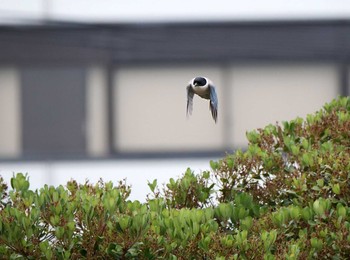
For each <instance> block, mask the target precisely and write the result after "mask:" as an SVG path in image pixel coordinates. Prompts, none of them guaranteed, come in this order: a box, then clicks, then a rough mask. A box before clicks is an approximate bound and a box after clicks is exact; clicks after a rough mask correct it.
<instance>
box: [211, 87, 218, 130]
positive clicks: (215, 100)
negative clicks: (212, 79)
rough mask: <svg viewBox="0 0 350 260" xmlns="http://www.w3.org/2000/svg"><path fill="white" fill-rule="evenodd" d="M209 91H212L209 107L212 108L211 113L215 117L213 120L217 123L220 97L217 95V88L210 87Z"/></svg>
mask: <svg viewBox="0 0 350 260" xmlns="http://www.w3.org/2000/svg"><path fill="white" fill-rule="evenodd" d="M209 90H210V103H209V107H210V111H211V115H212V116H213V119H214V121H215V123H216V122H217V120H218V103H219V102H218V97H217V95H216V90H215V87H214V86H212V85H210V86H209Z"/></svg>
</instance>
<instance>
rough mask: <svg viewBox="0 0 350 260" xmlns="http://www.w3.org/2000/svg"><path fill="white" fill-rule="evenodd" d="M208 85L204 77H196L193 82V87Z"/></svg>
mask: <svg viewBox="0 0 350 260" xmlns="http://www.w3.org/2000/svg"><path fill="white" fill-rule="evenodd" d="M206 84H207V80H206V79H205V78H203V77H196V78H195V79H194V80H193V85H194V86H200V87H202V86H205V85H206Z"/></svg>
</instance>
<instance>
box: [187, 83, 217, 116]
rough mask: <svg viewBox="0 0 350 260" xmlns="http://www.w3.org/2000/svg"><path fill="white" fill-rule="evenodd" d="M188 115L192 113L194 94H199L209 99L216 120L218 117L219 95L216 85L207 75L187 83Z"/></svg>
mask: <svg viewBox="0 0 350 260" xmlns="http://www.w3.org/2000/svg"><path fill="white" fill-rule="evenodd" d="M186 89H187V116H188V115H191V114H192V110H193V96H194V94H197V95H198V96H200V97H201V98H204V99H209V109H210V111H211V115H212V117H213V119H214V121H215V123H216V122H217V119H218V97H217V95H216V91H215V87H214V85H213V83H212V82H211V81H210V79H208V78H205V77H195V78H194V79H192V80H191V81H190V82H189V83H188V85H187V88H186Z"/></svg>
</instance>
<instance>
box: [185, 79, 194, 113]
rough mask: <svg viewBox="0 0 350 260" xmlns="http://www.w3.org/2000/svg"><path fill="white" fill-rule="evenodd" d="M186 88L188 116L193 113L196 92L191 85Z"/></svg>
mask: <svg viewBox="0 0 350 260" xmlns="http://www.w3.org/2000/svg"><path fill="white" fill-rule="evenodd" d="M186 89H187V109H186V113H187V116H188V115H191V114H192V109H193V96H194V92H193V89H192V87H191V85H188V86H187V88H186Z"/></svg>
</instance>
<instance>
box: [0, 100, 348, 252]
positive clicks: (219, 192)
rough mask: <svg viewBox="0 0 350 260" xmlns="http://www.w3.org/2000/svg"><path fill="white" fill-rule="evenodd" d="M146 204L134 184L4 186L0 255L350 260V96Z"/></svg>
mask: <svg viewBox="0 0 350 260" xmlns="http://www.w3.org/2000/svg"><path fill="white" fill-rule="evenodd" d="M247 138H248V141H249V145H248V148H247V150H246V151H240V150H239V151H236V152H235V153H234V154H229V155H227V156H226V157H225V158H223V159H222V160H219V161H211V162H210V167H211V171H204V172H202V173H198V174H195V173H194V172H193V171H191V169H187V170H186V172H185V173H184V175H183V176H181V177H180V178H179V179H177V180H174V179H170V180H169V183H167V184H165V185H164V186H163V187H162V188H159V187H158V186H157V181H156V180H154V181H153V182H150V183H149V184H148V185H149V187H150V190H151V194H150V195H149V196H148V197H147V202H146V203H140V202H138V201H130V200H128V196H129V194H130V187H129V186H128V185H127V184H126V183H125V181H121V182H119V183H118V184H117V185H116V186H115V185H114V184H113V183H111V182H108V183H104V182H103V181H102V180H101V181H99V182H98V183H97V184H90V183H88V182H87V183H85V184H77V183H76V182H75V181H73V180H72V181H70V182H68V183H67V185H66V186H65V187H64V186H58V187H52V186H50V187H49V186H44V187H43V188H41V189H40V190H35V191H33V190H31V189H30V188H29V180H28V176H25V175H23V174H21V173H18V174H17V175H16V176H14V177H13V178H12V179H11V188H12V189H10V190H9V189H8V187H7V185H6V184H5V183H4V181H3V179H2V178H1V179H0V199H1V203H0V220H1V221H0V254H1V256H2V258H8V259H15V258H25V259H35V258H40V259H84V258H86V259H314V258H317V259H319V258H323V259H348V256H349V255H350V205H349V198H350V189H349V188H350V187H349V185H350V184H349V183H350V182H349V178H350V158H349V157H350V151H349V149H350V99H349V98H345V97H343V98H338V99H336V100H333V101H332V102H330V103H329V104H326V105H325V106H324V107H323V109H321V110H320V111H318V112H316V113H315V114H313V115H308V116H307V117H306V119H305V120H303V119H301V118H296V119H295V120H292V121H289V122H283V123H282V125H278V124H276V125H268V126H267V127H265V128H263V129H258V130H254V131H252V132H249V133H247Z"/></svg>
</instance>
